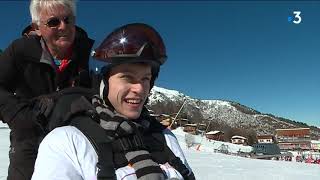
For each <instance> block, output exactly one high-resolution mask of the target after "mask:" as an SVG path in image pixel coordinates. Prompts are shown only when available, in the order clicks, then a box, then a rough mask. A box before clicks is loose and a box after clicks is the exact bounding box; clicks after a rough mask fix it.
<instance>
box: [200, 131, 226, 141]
mask: <svg viewBox="0 0 320 180" xmlns="http://www.w3.org/2000/svg"><path fill="white" fill-rule="evenodd" d="M205 135H206V138H207V139H211V140H215V141H223V140H224V133H223V132H222V131H210V132H207V133H206V134H205Z"/></svg>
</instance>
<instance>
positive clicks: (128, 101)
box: [126, 99, 141, 104]
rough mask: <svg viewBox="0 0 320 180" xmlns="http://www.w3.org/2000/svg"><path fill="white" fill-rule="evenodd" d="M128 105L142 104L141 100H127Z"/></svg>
mask: <svg viewBox="0 0 320 180" xmlns="http://www.w3.org/2000/svg"><path fill="white" fill-rule="evenodd" d="M126 102H127V103H131V104H139V103H140V102H141V100H140V99H128V100H126Z"/></svg>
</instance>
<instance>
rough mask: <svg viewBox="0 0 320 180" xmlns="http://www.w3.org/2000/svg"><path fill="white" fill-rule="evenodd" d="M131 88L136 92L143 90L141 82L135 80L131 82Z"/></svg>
mask: <svg viewBox="0 0 320 180" xmlns="http://www.w3.org/2000/svg"><path fill="white" fill-rule="evenodd" d="M132 90H133V91H134V92H136V93H142V92H144V90H145V87H144V85H143V82H137V83H134V84H132Z"/></svg>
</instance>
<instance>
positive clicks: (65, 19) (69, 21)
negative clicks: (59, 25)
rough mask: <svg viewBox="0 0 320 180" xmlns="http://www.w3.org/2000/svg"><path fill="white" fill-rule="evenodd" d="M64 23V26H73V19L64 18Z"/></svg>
mask: <svg viewBox="0 0 320 180" xmlns="http://www.w3.org/2000/svg"><path fill="white" fill-rule="evenodd" d="M63 21H64V23H66V24H73V18H72V17H65V18H64V19H63Z"/></svg>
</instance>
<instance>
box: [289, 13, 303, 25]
mask: <svg viewBox="0 0 320 180" xmlns="http://www.w3.org/2000/svg"><path fill="white" fill-rule="evenodd" d="M301 21H302V17H301V11H293V16H288V22H290V23H291V22H293V23H294V24H300V23H301Z"/></svg>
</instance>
